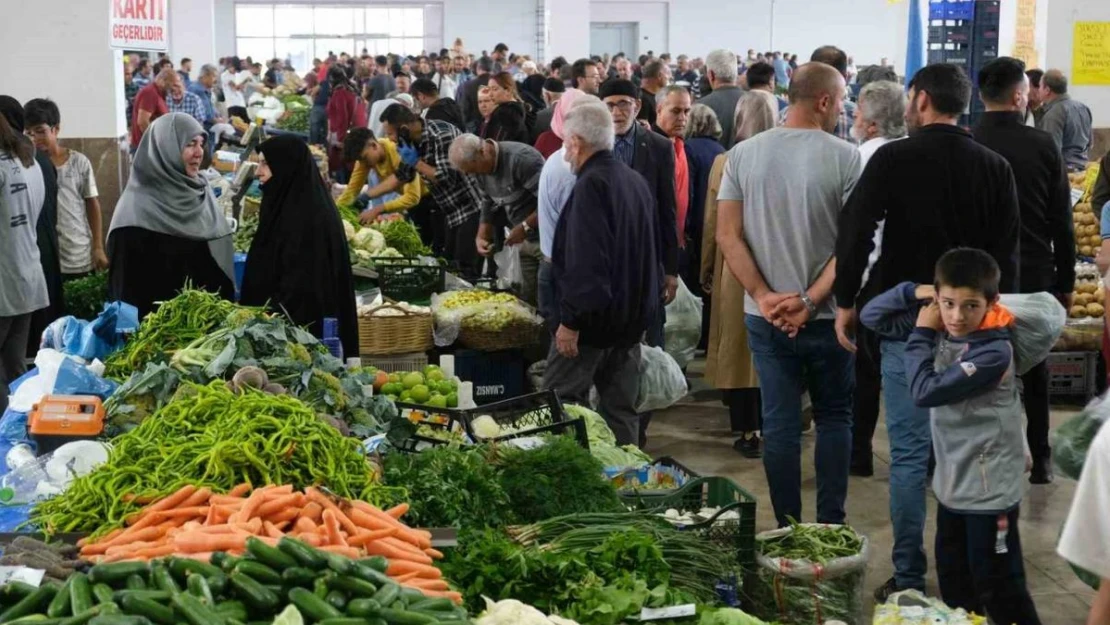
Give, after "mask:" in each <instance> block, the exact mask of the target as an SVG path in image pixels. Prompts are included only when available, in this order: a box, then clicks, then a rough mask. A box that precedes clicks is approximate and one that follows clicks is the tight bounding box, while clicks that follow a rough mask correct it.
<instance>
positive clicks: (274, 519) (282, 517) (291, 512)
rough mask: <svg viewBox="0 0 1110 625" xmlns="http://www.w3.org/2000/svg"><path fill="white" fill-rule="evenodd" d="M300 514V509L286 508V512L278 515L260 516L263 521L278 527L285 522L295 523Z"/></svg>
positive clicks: (283, 511)
mask: <svg viewBox="0 0 1110 625" xmlns="http://www.w3.org/2000/svg"><path fill="white" fill-rule="evenodd" d="M300 514H301V511H300V509H299V508H286V509H285V510H282V511H281V512H278V513H277V514H268V515H259V516H262V518H263V519H265V520H267V521H269V522H271V523H273V524H274V525H277V524H278V523H283V522H285V521H293V520H294V519H296V518H297V517H298V516H300Z"/></svg>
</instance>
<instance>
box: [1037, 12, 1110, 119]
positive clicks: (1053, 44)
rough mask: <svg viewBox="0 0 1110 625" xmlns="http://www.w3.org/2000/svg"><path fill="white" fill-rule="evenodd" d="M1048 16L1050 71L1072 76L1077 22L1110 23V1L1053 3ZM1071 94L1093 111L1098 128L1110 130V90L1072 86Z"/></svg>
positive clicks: (1109, 88) (1070, 87)
mask: <svg viewBox="0 0 1110 625" xmlns="http://www.w3.org/2000/svg"><path fill="white" fill-rule="evenodd" d="M1051 3H1052V10H1051V11H1050V12H1049V15H1048V55H1047V63H1046V65H1047V67H1048V68H1050V69H1060V70H1063V71H1064V74H1065V75H1067V76H1069V77H1070V76H1071V60H1072V59H1071V52H1072V49H1071V44H1072V35H1073V32H1074V27H1075V22H1110V2H1108V1H1107V0H1051ZM1068 93H1070V94H1071V95H1072V97H1073V98H1075V99H1076V100H1080V101H1082V102H1083V103H1085V104H1086V105H1087V106H1089V107H1091V113H1093V114H1094V125H1095V127H1106V126H1110V87H1084V86H1078V85H1075V86H1069V87H1068Z"/></svg>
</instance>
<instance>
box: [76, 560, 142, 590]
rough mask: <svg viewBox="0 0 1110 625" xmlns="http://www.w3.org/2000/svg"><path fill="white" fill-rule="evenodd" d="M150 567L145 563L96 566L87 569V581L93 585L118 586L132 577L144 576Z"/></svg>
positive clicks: (117, 563)
mask: <svg viewBox="0 0 1110 625" xmlns="http://www.w3.org/2000/svg"><path fill="white" fill-rule="evenodd" d="M149 573H150V566H149V565H148V564H147V563H146V562H112V563H111V564H98V565H96V566H94V567H92V568H91V569H89V581H90V582H92V583H94V584H101V583H104V584H108V585H109V586H111V585H113V584H118V583H120V582H123V581H125V580H127V578H128V577H131V576H132V575H141V576H144V577H145V576H146V575H147V574H149Z"/></svg>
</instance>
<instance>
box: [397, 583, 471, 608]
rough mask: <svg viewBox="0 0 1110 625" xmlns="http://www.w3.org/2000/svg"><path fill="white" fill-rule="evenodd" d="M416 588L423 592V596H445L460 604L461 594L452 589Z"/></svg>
mask: <svg viewBox="0 0 1110 625" xmlns="http://www.w3.org/2000/svg"><path fill="white" fill-rule="evenodd" d="M406 585H407V584H406ZM417 590H419V591H420V592H422V593H424V596H425V597H445V598H447V599H450V600H451V601H454V602H455V603H458V604H462V595H460V594H459V593H458V592H456V591H454V590H432V589H430V588H417Z"/></svg>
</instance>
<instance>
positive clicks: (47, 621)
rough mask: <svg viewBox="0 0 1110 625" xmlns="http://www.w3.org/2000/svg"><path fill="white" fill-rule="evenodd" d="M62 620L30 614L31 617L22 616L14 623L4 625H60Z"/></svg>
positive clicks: (9, 622)
mask: <svg viewBox="0 0 1110 625" xmlns="http://www.w3.org/2000/svg"><path fill="white" fill-rule="evenodd" d="M64 620H65V619H64V618H51V617H49V616H43V615H42V614H32V615H31V616H24V617H22V618H17V619H15V620H14V621H8V622H7V623H5V625H62V621H64Z"/></svg>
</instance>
